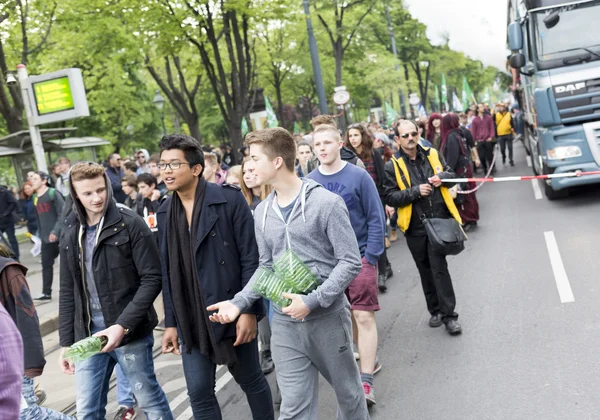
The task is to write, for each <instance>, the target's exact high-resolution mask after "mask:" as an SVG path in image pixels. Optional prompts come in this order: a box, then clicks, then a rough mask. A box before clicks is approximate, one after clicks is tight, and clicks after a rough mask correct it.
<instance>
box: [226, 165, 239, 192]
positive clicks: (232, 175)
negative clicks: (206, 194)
mask: <svg viewBox="0 0 600 420" xmlns="http://www.w3.org/2000/svg"><path fill="white" fill-rule="evenodd" d="M225 183H226V184H229V185H235V186H237V187H241V185H242V165H235V166H232V167H231V168H229V171H227V178H225Z"/></svg>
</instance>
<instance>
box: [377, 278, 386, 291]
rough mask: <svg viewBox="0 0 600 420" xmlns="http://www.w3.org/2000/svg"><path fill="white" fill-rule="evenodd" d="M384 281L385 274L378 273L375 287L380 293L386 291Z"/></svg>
mask: <svg viewBox="0 0 600 420" xmlns="http://www.w3.org/2000/svg"><path fill="white" fill-rule="evenodd" d="M386 282H387V276H386V275H385V274H379V275H378V276H377V287H378V288H379V291H380V292H381V293H385V292H387V285H386V284H385V283H386Z"/></svg>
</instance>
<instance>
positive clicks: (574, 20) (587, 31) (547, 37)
mask: <svg viewBox="0 0 600 420" xmlns="http://www.w3.org/2000/svg"><path fill="white" fill-rule="evenodd" d="M552 13H555V14H558V21H556V18H555V20H554V26H552V25H548V26H551V28H548V27H547V26H546V24H545V23H544V19H545V18H547V17H548V16H550V15H551V14H552ZM533 22H534V32H535V46H536V52H537V54H536V55H537V65H538V68H539V69H540V70H543V69H549V68H555V67H563V66H565V65H570V64H579V63H583V62H588V61H594V60H600V44H598V41H599V40H600V25H598V22H600V0H594V1H588V2H586V3H580V4H574V5H570V6H562V7H557V8H553V9H546V10H541V11H539V12H535V13H534V14H533Z"/></svg>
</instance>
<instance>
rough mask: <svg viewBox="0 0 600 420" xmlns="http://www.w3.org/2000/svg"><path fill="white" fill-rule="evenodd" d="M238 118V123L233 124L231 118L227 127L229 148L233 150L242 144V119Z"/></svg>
mask: <svg viewBox="0 0 600 420" xmlns="http://www.w3.org/2000/svg"><path fill="white" fill-rule="evenodd" d="M237 119H238V123H237V124H235V123H234V122H233V119H232V121H231V124H229V127H228V131H229V140H230V141H231V146H232V147H231V148H232V149H233V150H238V149H239V148H240V147H242V146H243V138H242V124H241V122H242V120H241V118H237Z"/></svg>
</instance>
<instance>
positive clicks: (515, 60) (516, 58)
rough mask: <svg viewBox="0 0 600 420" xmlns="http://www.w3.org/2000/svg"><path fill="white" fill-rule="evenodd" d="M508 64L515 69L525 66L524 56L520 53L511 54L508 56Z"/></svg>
mask: <svg viewBox="0 0 600 420" xmlns="http://www.w3.org/2000/svg"><path fill="white" fill-rule="evenodd" d="M510 66H511V67H512V68H514V69H517V70H519V69H521V68H522V67H525V56H524V55H523V54H521V53H516V54H513V55H512V56H511V57H510Z"/></svg>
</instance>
